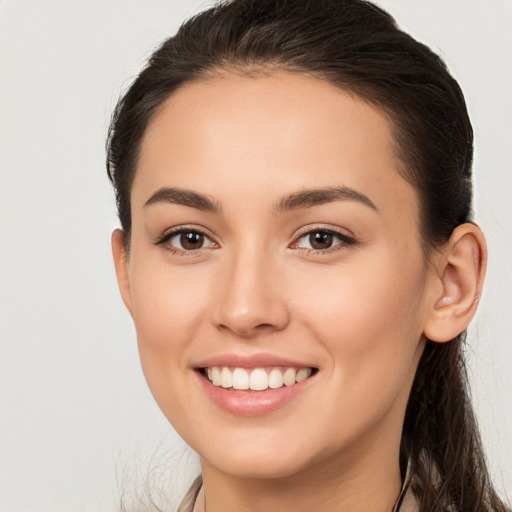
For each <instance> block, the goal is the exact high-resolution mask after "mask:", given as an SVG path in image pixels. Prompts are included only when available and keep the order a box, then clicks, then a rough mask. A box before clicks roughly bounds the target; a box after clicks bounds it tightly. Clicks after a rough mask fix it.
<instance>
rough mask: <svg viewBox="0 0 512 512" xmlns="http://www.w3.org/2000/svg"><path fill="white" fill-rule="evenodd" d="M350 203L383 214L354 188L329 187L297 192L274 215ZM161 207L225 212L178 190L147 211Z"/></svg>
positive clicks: (153, 200) (160, 194)
mask: <svg viewBox="0 0 512 512" xmlns="http://www.w3.org/2000/svg"><path fill="white" fill-rule="evenodd" d="M346 200H352V201H358V202H360V203H362V204H364V205H365V206H368V207H369V208H371V209H372V210H375V211H377V212H378V211H379V210H378V208H377V207H376V206H375V204H374V203H373V202H372V200H371V199H370V198H369V197H367V196H365V195H364V194H361V193H360V192H357V190H354V189H353V188H349V187H328V188H319V189H307V190H299V191H297V192H293V193H292V194H289V195H287V196H285V197H283V199H281V201H279V203H278V204H277V205H276V206H275V207H274V213H280V212H285V211H290V210H300V209H303V208H311V207H313V206H318V205H321V204H326V203H333V202H335V201H346ZM157 203H171V204H179V205H183V206H189V207H191V208H196V209H198V210H202V211H207V212H213V213H221V212H222V208H221V206H220V204H219V203H217V202H216V201H215V200H213V199H211V198H209V197H208V196H205V195H203V194H200V193H198V192H192V191H191V190H185V189H182V188H177V187H162V188H160V189H158V190H157V191H156V192H155V193H154V194H152V195H151V197H150V198H149V199H148V200H147V201H146V202H145V203H144V207H146V206H150V205H152V204H157Z"/></svg>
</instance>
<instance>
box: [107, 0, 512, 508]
mask: <svg viewBox="0 0 512 512" xmlns="http://www.w3.org/2000/svg"><path fill="white" fill-rule="evenodd" d="M471 161H472V128H471V124H470V121H469V118H468V114H467V111H466V107H465V103H464V99H463V96H462V93H461V91H460V88H459V87H458V85H457V83H456V82H455V81H454V79H453V78H452V77H451V76H450V75H449V73H448V72H447V70H446V68H445V66H444V64H443V63H442V62H441V61H440V59H439V58H438V57H437V56H435V55H434V54H433V53H432V52H431V51H430V50H429V49H427V48H426V47H425V46H423V45H421V44H420V43H418V42H416V41H414V40H413V39H412V38H411V37H410V36H408V35H406V34H404V33H403V32H401V31H400V30H398V28H397V27H396V25H395V23H394V21H393V19H392V18H391V17H390V16H389V15H387V14H386V13H385V12H383V11H382V10H380V9H379V8H377V7H376V6H374V5H372V4H369V3H367V2H363V1H361V0H321V1H318V2H309V1H306V0H294V1H291V0H288V1H287V0H235V1H233V2H231V3H229V4H222V5H219V6H218V7H216V8H213V9H210V10H208V11H205V12H204V13H202V14H200V15H198V16H197V17H195V18H193V19H191V20H190V21H188V22H187V23H186V24H185V25H184V26H183V27H182V28H181V29H180V31H179V32H178V33H177V35H176V36H174V37H172V38H170V39H168V40H167V41H166V42H164V44H163V45H162V46H161V48H160V49H159V50H157V51H156V52H155V54H154V55H153V56H152V57H151V58H150V60H149V63H148V65H147V67H146V68H145V69H144V70H143V71H142V72H141V74H140V75H139V77H138V78H137V79H136V80H135V82H134V84H133V85H132V86H131V88H130V89H129V90H128V92H127V93H126V94H125V96H124V97H123V98H122V99H121V101H120V102H119V104H118V107H117V109H116V111H115V113H114V117H113V121H112V126H111V131H110V137H109V141H108V170H109V176H110V177H111V179H112V181H113V183H114V186H115V190H116V194H117V200H118V209H119V217H120V221H121V226H122V230H117V231H115V232H114V234H113V237H112V245H113V253H114V260H115V264H116V272H117V276H118V282H119V287H120V291H121V295H122V297H123V300H124V302H125V304H126V306H127V308H128V310H129V311H130V313H131V315H132V317H133V320H134V323H135V327H136V330H137V338H138V343H139V351H140V356H141V362H142V367H143V370H144V374H145V376H146V379H147V382H148V384H149V387H150V389H151V391H152V393H153V395H154V397H155V399H156V401H157V403H158V404H159V406H160V408H161V409H162V411H163V413H164V414H165V415H166V416H167V418H168V419H169V421H170V422H171V423H172V424H173V426H174V427H175V428H176V430H177V431H178V433H180V435H181V436H182V437H183V438H184V439H185V441H186V442H187V443H188V444H189V445H190V446H191V447H192V448H193V449H194V450H196V451H197V452H198V454H199V456H200V458H201V469H202V472H201V473H202V474H201V477H200V478H199V479H198V480H197V481H196V482H195V484H194V486H193V487H192V489H191V490H190V492H189V494H188V496H187V497H186V498H185V500H184V502H183V504H182V506H181V507H180V510H195V511H204V510H207V511H208V512H217V511H229V510H248V511H249V510H265V511H272V510H280V511H283V510H284V511H288V510H290V511H292V510H293V511H300V510H316V511H324V510H326V511H327V510H329V511H336V510H340V511H342V510H350V511H358V510H365V511H366V510H372V511H373V510H375V511H389V510H401V511H402V512H403V511H408V510H421V511H434V510H435V511H437V510H457V511H459V510H460V511H480V510H482V511H483V510H493V511H505V510H507V508H506V506H505V505H504V504H503V503H502V502H501V501H500V499H499V497H498V496H497V495H496V493H495V491H494V490H493V487H492V485H491V483H490V481H489V478H488V475H487V470H486V467H485V458H484V455H483V452H482V448H481V445H480V440H479V435H478V431H477V428H476V424H475V421H474V417H473V413H472V408H471V405H470V402H469V399H468V394H467V384H466V375H465V368H464V356H463V353H462V345H463V341H464V334H465V329H466V327H467V326H468V324H469V322H470V320H471V319H472V317H473V316H474V313H475V310H476V307H477V304H478V299H479V296H480V294H481V290H482V284H483V278H484V273H485V265H486V256H487V253H486V245H485V239H484V237H483V234H482V232H481V230H480V229H479V228H478V227H477V226H476V225H475V224H473V223H472V222H471Z"/></svg>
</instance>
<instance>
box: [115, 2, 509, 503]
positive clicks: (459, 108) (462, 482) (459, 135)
mask: <svg viewBox="0 0 512 512" xmlns="http://www.w3.org/2000/svg"><path fill="white" fill-rule="evenodd" d="M219 70H228V71H234V72H237V73H244V74H249V75H251V74H252V73H260V72H262V71H264V72H270V73H271V72H272V71H273V70H281V71H282V70H284V71H290V72H294V73H296V72H298V73H303V74H307V75H310V76H313V77H317V78H319V79H321V80H326V81H328V82H330V83H332V84H334V85H336V86H338V87H340V88H341V89H344V90H347V91H350V92H352V93H354V94H356V95H358V96H359V97H361V98H363V99H364V100H366V101H368V102H369V103H371V104H373V105H375V106H377V107H379V108H380V109H382V110H383V111H384V112H385V113H386V114H387V115H388V117H389V119H390V122H391V126H392V129H393V133H394V138H395V141H396V147H397V152H398V155H399V157H400V161H401V164H402V165H401V169H399V172H400V173H401V174H402V175H403V176H404V178H405V179H407V180H408V181H409V182H410V183H411V184H412V185H413V186H414V187H415V189H416V191H417V194H418V197H419V203H420V230H421V235H422V243H423V248H424V252H425V255H426V257H427V258H428V255H429V254H430V252H431V251H432V250H433V249H434V248H436V247H438V246H440V245H441V244H443V243H444V242H446V241H447V240H448V238H449V237H450V234H451V233H452V231H453V229H454V228H455V227H456V226H458V225H460V224H462V223H464V222H468V221H470V218H471V196H472V190H471V187H472V185H471V163H472V155H473V132H472V127H471V123H470V120H469V117H468V113H467V109H466V105H465V101H464V98H463V95H462V92H461V90H460V88H459V86H458V84H457V82H456V81H455V80H454V79H453V77H452V76H451V75H450V73H449V72H448V71H447V69H446V67H445V65H444V63H443V62H442V61H441V59H440V58H439V57H438V56H437V55H436V54H434V53H433V52H432V51H431V50H430V49H429V48H427V47H426V46H425V45H423V44H421V43H419V42H417V41H416V40H414V39H413V38H412V37H410V36H409V35H407V34H405V33H404V32H402V31H401V30H399V29H398V27H397V25H396V23H395V21H394V19H393V18H392V17H391V16H390V15H389V14H388V13H386V12H385V11H383V10H382V9H380V8H378V7H376V6H375V5H373V4H372V3H370V2H367V1H364V0H315V1H314V2H313V1H311V0H234V1H232V2H229V3H223V4H220V5H218V6H217V7H214V8H211V9H209V10H207V11H204V12H202V13H200V14H199V15H197V16H195V17H194V18H192V19H190V20H189V21H187V22H186V23H185V24H184V25H183V26H182V27H181V28H180V30H179V31H178V33H177V34H176V35H175V36H173V37H171V38H169V39H167V40H166V41H165V42H164V43H163V44H162V45H161V47H160V48H159V49H157V51H155V53H154V54H153V55H152V56H151V57H150V59H149V61H148V63H147V65H146V67H145V68H144V69H143V71H142V72H141V73H140V75H139V76H138V77H137V79H136V80H135V82H134V83H133V84H132V86H131V87H130V88H129V90H128V91H127V92H126V94H125V95H124V97H123V98H122V99H121V100H120V101H119V103H118V105H117V107H116V109H115V112H114V115H113V119H112V123H111V127H110V132H109V138H108V143H107V168H108V173H109V176H110V178H111V180H112V181H113V183H114V185H115V191H116V198H117V205H118V212H119V218H120V221H121V225H122V228H123V230H124V232H125V236H126V237H127V242H128V243H129V237H130V231H131V211H130V192H131V186H132V183H133V179H134V174H135V172H136V168H137V160H138V154H139V150H140V145H141V140H142V137H143V135H144V133H145V130H146V128H147V126H148V123H149V122H150V120H151V119H152V117H153V116H154V115H155V113H156V112H157V111H158V109H159V107H160V106H161V105H162V103H163V102H164V101H165V100H166V99H167V98H168V97H169V95H171V94H172V93H173V92H174V91H175V90H176V89H178V88H179V87H182V86H183V85H184V84H187V83H190V82H192V81H195V80H203V79H206V78H208V76H211V75H212V74H213V73H215V72H216V71H219ZM464 340H465V333H462V334H461V335H460V336H458V337H457V338H456V339H454V340H452V341H451V342H449V343H443V344H437V343H434V342H431V341H428V342H427V345H426V349H425V351H424V353H423V356H422V358H421V361H420V363H419V367H418V370H417V374H416V377H415V381H414V384H413V387H412V391H411V395H410V398H409V403H408V406H407V411H406V417H405V423H404V427H403V435H402V444H401V453H400V458H401V466H402V469H404V468H405V465H406V464H407V461H410V463H411V465H412V470H413V474H414V478H413V487H412V488H413V491H414V494H415V495H416V497H417V498H418V501H419V503H420V509H421V510H422V511H424V512H427V511H441V510H448V509H452V510H457V511H464V512H470V511H472V512H473V511H474V512H477V511H482V512H483V511H488V510H493V511H497V512H505V511H506V510H508V509H507V507H506V506H505V505H504V503H503V502H502V501H501V500H500V499H499V497H498V496H497V494H496V492H495V491H494V489H493V487H492V484H491V482H490V479H489V475H488V471H487V469H486V463H485V457H484V454H483V450H482V446H481V442H480V437H479V433H478V429H477V426H476V422H475V418H474V415H473V410H472V407H471V403H470V399H469V396H468V383H467V376H466V369H465V357H464Z"/></svg>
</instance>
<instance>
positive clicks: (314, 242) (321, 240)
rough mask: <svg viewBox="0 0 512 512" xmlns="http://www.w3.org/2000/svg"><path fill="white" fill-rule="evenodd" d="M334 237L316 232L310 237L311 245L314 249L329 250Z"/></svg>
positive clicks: (322, 232) (323, 232)
mask: <svg viewBox="0 0 512 512" xmlns="http://www.w3.org/2000/svg"><path fill="white" fill-rule="evenodd" d="M332 241H333V235H331V234H330V233H326V232H325V231H315V232H314V233H311V235H309V243H310V244H311V247H313V249H327V248H329V247H331V245H332Z"/></svg>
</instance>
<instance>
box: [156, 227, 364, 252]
mask: <svg viewBox="0 0 512 512" xmlns="http://www.w3.org/2000/svg"><path fill="white" fill-rule="evenodd" d="M187 233H189V234H192V233H193V234H196V235H201V236H203V237H204V238H205V241H206V240H208V241H209V242H210V244H211V245H210V246H208V247H199V248H198V249H185V248H179V247H176V246H174V245H172V244H170V243H169V242H170V241H171V240H172V239H173V238H174V237H176V236H178V235H183V234H187ZM314 233H322V234H326V235H330V236H332V237H334V238H337V239H338V240H339V243H337V244H335V245H332V246H331V247H327V248H325V249H315V248H313V247H300V246H299V244H300V241H301V240H303V239H305V238H307V237H310V236H311V235H313V234H314ZM356 243H357V241H356V239H355V238H354V237H352V236H350V235H347V234H346V233H343V232H341V231H338V230H336V229H333V228H331V227H327V226H325V227H324V226H318V227H315V228H313V229H312V228H310V227H308V228H304V230H303V231H302V232H301V233H299V234H298V235H297V236H296V237H295V239H294V241H293V242H292V244H291V245H290V247H291V248H292V249H300V250H302V251H304V252H305V253H306V254H307V255H324V254H328V253H332V252H335V251H339V250H342V249H343V248H345V247H347V246H351V245H355V244H356ZM155 245H162V246H164V247H165V249H166V250H168V251H170V252H172V253H173V254H180V255H187V256H192V255H195V254H197V252H198V251H201V250H204V249H207V250H211V249H215V248H217V247H219V245H218V244H217V243H216V242H215V241H213V240H212V238H211V237H210V236H209V235H207V234H206V233H205V231H203V230H202V229H199V228H197V227H187V226H180V227H177V228H174V229H171V230H170V231H167V232H166V233H164V234H163V235H162V236H161V237H160V238H159V239H158V240H157V241H156V242H155ZM310 245H311V244H310Z"/></svg>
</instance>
